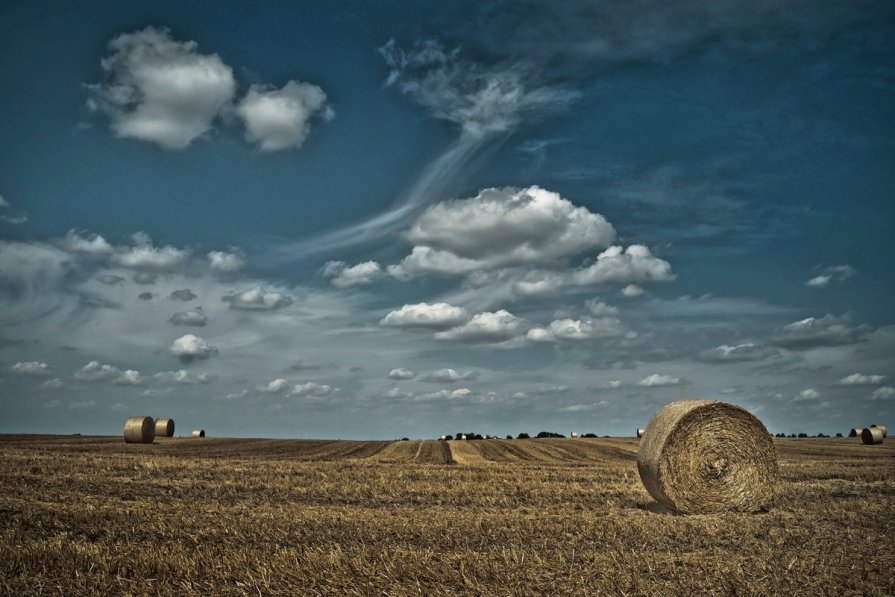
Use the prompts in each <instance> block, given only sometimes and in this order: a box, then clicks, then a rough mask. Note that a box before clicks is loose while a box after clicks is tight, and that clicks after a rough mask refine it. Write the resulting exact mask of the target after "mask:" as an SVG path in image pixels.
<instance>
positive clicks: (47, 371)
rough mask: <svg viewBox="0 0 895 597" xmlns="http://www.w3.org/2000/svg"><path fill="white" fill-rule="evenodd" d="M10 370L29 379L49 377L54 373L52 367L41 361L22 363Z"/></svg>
mask: <svg viewBox="0 0 895 597" xmlns="http://www.w3.org/2000/svg"><path fill="white" fill-rule="evenodd" d="M10 369H11V370H12V372H13V373H17V374H19V375H27V376H29V377H49V376H50V375H52V373H53V369H52V367H50V366H49V365H47V364H46V363H42V362H40V361H20V362H18V363H16V364H15V365H13V366H12V367H11V368H10Z"/></svg>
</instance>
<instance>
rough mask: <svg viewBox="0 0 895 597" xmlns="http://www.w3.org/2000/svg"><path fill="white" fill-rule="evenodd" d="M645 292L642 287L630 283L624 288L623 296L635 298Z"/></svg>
mask: <svg viewBox="0 0 895 597" xmlns="http://www.w3.org/2000/svg"><path fill="white" fill-rule="evenodd" d="M643 293H644V290H643V288H642V287H640V286H638V285H637V284H628V285H627V286H625V287H624V288H622V296H623V297H625V298H634V297H636V296H640V295H641V294H643Z"/></svg>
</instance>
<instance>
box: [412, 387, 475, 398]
mask: <svg viewBox="0 0 895 597" xmlns="http://www.w3.org/2000/svg"><path fill="white" fill-rule="evenodd" d="M471 395H472V390H470V389H469V388H457V389H456V390H438V391H437V392H428V393H426V394H420V395H418V396H416V399H417V400H456V399H459V398H468V397H469V396H471Z"/></svg>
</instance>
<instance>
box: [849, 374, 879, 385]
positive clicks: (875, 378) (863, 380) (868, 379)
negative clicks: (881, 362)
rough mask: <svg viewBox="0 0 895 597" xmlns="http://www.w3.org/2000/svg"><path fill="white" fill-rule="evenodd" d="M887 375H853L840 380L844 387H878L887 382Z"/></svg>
mask: <svg viewBox="0 0 895 597" xmlns="http://www.w3.org/2000/svg"><path fill="white" fill-rule="evenodd" d="M885 379H886V376H885V375H864V374H863V373H852V374H851V375H846V376H845V377H843V378H842V379H840V380H839V384H840V385H843V386H876V385H879V384H881V383H883V381H885Z"/></svg>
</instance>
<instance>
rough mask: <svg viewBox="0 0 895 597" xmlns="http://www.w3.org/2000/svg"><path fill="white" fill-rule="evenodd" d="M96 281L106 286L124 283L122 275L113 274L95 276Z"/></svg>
mask: <svg viewBox="0 0 895 597" xmlns="http://www.w3.org/2000/svg"><path fill="white" fill-rule="evenodd" d="M96 281H97V282H100V283H101V284H105V285H106V286H119V285H121V284H124V277H123V276H116V275H115V274H102V275H100V276H97V277H96Z"/></svg>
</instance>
